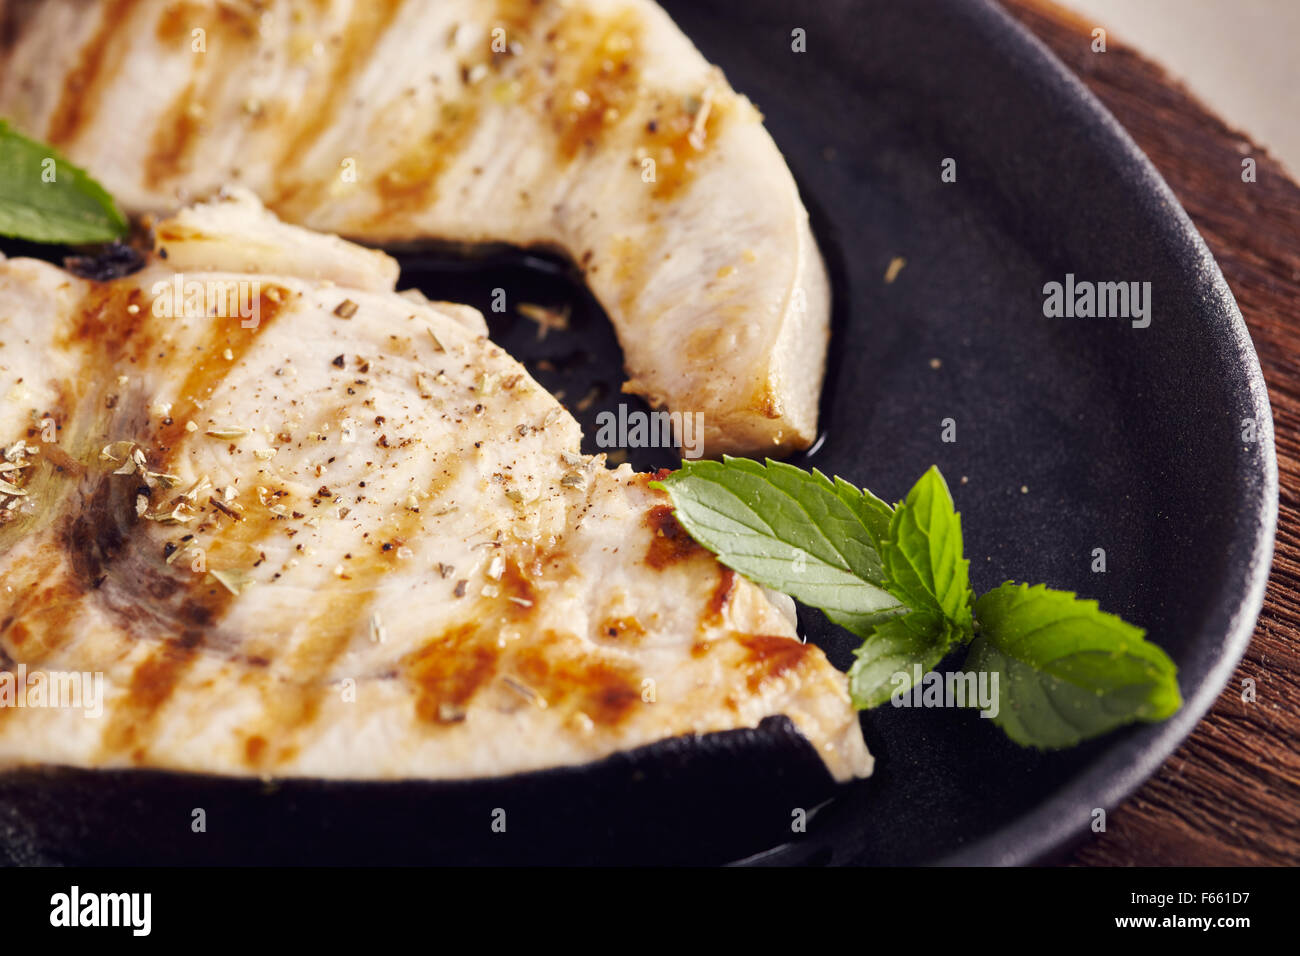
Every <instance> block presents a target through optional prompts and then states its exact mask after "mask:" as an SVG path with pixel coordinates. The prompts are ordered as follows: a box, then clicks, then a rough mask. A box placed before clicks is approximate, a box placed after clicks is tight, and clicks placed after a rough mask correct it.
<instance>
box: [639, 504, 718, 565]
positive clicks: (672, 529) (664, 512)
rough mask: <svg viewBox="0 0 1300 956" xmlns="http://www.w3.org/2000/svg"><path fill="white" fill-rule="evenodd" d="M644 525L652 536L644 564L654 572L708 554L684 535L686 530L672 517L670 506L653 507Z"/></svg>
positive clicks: (688, 536) (687, 535) (693, 540)
mask: <svg viewBox="0 0 1300 956" xmlns="http://www.w3.org/2000/svg"><path fill="white" fill-rule="evenodd" d="M644 524H645V526H646V527H647V528H649V529H650V531H651V532H652V533H653V534H654V537H652V538H651V539H650V546H649V547H648V548H647V549H646V554H645V563H646V564H648V565H650V567H652V568H654V569H655V570H656V571H662V570H663V569H664V568H666V567H668V566H669V565H672V564H676V563H677V562H679V561H685V560H688V559H689V558H692V557H694V556H695V555H702V554H707V553H708V552H707V551H705V550H704V549H703V548H702V547H700V546H699V545H698V544H696V543H695V539H694V538H692V537H691V536H690V535H689V534H687V533H686V529H685V528H683V527H682V526H681V524H680V523H679V522H678V520H677V518H676V517H674V515H673V509H672V506H671V505H655V506H654V507H653V508H651V509H650V510H649V511H647V512H646V516H645V518H644Z"/></svg>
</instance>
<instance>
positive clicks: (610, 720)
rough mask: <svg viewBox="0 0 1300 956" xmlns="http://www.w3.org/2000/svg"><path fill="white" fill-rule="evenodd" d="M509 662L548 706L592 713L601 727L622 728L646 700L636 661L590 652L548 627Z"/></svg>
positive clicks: (517, 651) (518, 648)
mask: <svg viewBox="0 0 1300 956" xmlns="http://www.w3.org/2000/svg"><path fill="white" fill-rule="evenodd" d="M566 644H568V645H570V646H567V647H566V646H565V645H566ZM508 666H509V667H510V669H511V670H513V671H514V672H515V673H516V674H517V675H518V676H519V678H520V679H521V680H522V681H523V683H524V684H525V685H526V686H528V687H530V688H531V689H532V690H534V691H535V692H536V693H537V694H538V695H540V696H541V698H542V699H543V700H545V701H546V705H547V707H548V708H552V707H564V708H567V709H569V710H570V711H572V712H574V713H583V714H586V715H587V717H589V718H590V719H591V721H592V723H593V724H595V725H596V726H598V727H605V728H613V727H615V726H617V725H618V724H620V723H622V721H623V720H624V719H626V718H627V716H628V715H629V713H630V712H631V710H632V708H633V707H635V706H636V705H637V704H639V703H641V686H640V675H639V674H638V673H637V672H636V671H635V670H634V669H633V668H632V667H631V665H629V664H625V663H622V662H620V661H616V660H612V659H608V658H604V657H596V656H592V655H590V654H588V653H585V652H584V651H583V650H582V646H581V642H579V641H578V639H577V638H575V637H574V636H572V635H561V634H559V633H557V632H555V631H550V630H548V631H546V632H545V633H544V634H543V635H542V636H541V637H536V638H533V639H531V640H528V641H526V642H525V643H523V644H521V645H520V646H518V647H516V648H514V649H513V650H512V652H511V654H510V659H509V661H508Z"/></svg>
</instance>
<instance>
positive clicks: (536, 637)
mask: <svg viewBox="0 0 1300 956" xmlns="http://www.w3.org/2000/svg"><path fill="white" fill-rule="evenodd" d="M152 232H153V249H152V251H150V252H149V253H148V254H147V255H146V257H145V259H146V261H145V264H144V267H143V268H142V269H141V270H140V271H137V272H135V273H133V274H131V275H128V276H124V277H121V278H117V279H112V280H109V281H102V282H100V281H91V280H87V279H83V278H79V277H78V276H76V275H73V274H71V273H69V272H67V271H65V270H63V269H59V268H57V267H55V266H53V265H50V264H48V263H45V262H40V261H36V260H31V259H21V258H15V259H8V260H0V394H3V395H4V396H5V401H4V403H3V404H2V405H0V450H2V451H3V456H2V457H0V468H4V472H3V478H4V484H3V485H0V704H5V706H0V766H3V767H10V768H14V767H21V766H27V765H34V764H53V765H61V766H68V767H82V768H132V767H143V768H152V769H161V770H177V771H196V772H206V773H213V774H222V775H242V776H278V777H312V778H334V779H349V780H358V779H363V780H371V779H375V780H393V779H402V778H413V779H426V780H452V779H476V778H482V777H497V776H503V775H508V774H515V773H521V772H525V771H531V770H537V769H542V768H553V767H565V766H579V765H583V764H587V763H590V762H592V761H597V760H599V759H601V758H603V757H607V756H609V755H611V754H615V753H620V752H625V751H628V750H631V749H634V748H637V747H641V746H644V745H647V744H651V743H654V742H657V741H663V740H667V739H670V738H677V737H681V736H683V735H696V734H709V733H712V732H714V731H726V730H733V729H740V728H751V727H756V726H757V725H758V724H759V723H760V722H762V721H763V720H764V719H765V718H768V717H771V716H774V715H785V716H786V717H788V718H789V719H790V721H792V722H793V725H794V726H795V728H797V730H798V731H799V732H800V733H801V734H802V735H803V736H804V737H805V738H806V739H807V740H808V741H809V743H810V744H811V745H812V747H813V748H814V749H815V751H816V753H817V754H818V756H820V758H821V759H822V761H824V763H825V765H826V767H827V769H828V770H829V772H830V774H831V775H832V776H833V777H834V778H835V779H837V780H847V779H850V778H853V777H858V776H865V775H867V774H868V773H869V772H870V769H871V757H870V755H869V754H868V752H867V750H866V746H865V744H864V742H863V739H862V734H861V729H860V726H859V722H858V717H857V713H856V712H855V710H854V709H853V707H852V705H851V703H850V700H849V695H848V692H847V685H846V679H845V676H844V675H843V674H842V673H840V672H839V671H838V670H836V669H835V668H834V667H833V666H831V664H830V663H829V662H828V661H827V660H826V658H825V656H824V655H823V653H822V652H821V650H819V649H818V648H817V647H815V646H813V645H809V644H806V643H803V642H801V641H800V640H799V638H798V636H797V633H796V630H795V622H794V619H793V606H792V604H791V603H790V602H789V599H788V598H783V597H781V596H779V595H773V594H771V593H769V592H767V591H765V590H764V589H762V588H760V587H758V586H756V585H754V584H752V583H751V582H749V581H747V580H745V579H744V578H741V577H739V576H737V575H736V574H734V573H733V572H732V571H731V570H730V569H727V568H725V567H723V566H722V565H720V564H719V563H718V562H717V561H716V560H715V559H714V558H713V556H712V555H710V554H709V553H707V552H706V551H705V550H704V549H702V548H701V547H699V546H698V545H696V544H695V543H694V542H693V541H692V540H691V539H690V538H689V537H688V536H687V535H686V534H685V532H684V531H683V529H682V528H681V527H680V526H679V525H678V524H677V522H676V521H675V519H674V518H673V516H672V509H671V507H670V504H669V501H668V498H667V496H666V495H665V494H664V493H663V492H662V491H659V490H657V489H655V488H652V487H650V484H651V480H652V477H653V476H651V475H647V474H636V473H633V472H632V471H631V469H630V468H628V467H627V466H626V465H624V466H622V467H620V468H618V469H609V468H607V467H606V465H605V462H604V456H595V457H589V456H583V455H582V454H581V453H580V451H579V449H580V441H581V434H580V430H579V426H578V424H577V423H576V422H575V421H574V420H573V419H572V418H571V417H570V416H569V414H568V413H567V412H566V411H565V410H564V408H563V407H562V406H561V405H559V404H558V403H557V402H556V401H555V399H554V398H553V397H552V396H551V395H549V394H548V393H547V392H546V391H545V390H543V389H542V388H541V387H539V386H538V385H537V383H536V382H534V381H533V380H532V379H531V378H530V377H529V375H528V373H527V372H526V371H525V370H524V368H523V367H522V366H521V365H519V364H518V363H517V362H515V361H514V360H513V359H512V358H510V357H509V356H508V355H506V354H505V353H504V352H503V351H502V350H501V349H500V348H498V347H497V346H495V345H493V344H492V342H491V341H489V339H488V338H487V335H486V327H485V324H484V322H483V318H482V316H481V315H480V314H478V313H477V312H475V311H474V310H472V309H468V308H465V307H457V306H447V305H445V304H442V303H436V302H430V301H428V300H427V299H425V298H424V297H423V296H422V295H420V294H419V293H409V292H403V293H399V292H395V291H394V288H395V284H396V282H397V279H398V270H397V266H396V264H395V262H394V261H393V260H392V259H391V258H389V257H388V256H387V255H385V254H384V253H382V252H378V251H375V250H370V249H365V248H362V247H359V246H356V245H352V244H350V243H348V242H345V241H343V240H341V239H339V238H337V237H334V236H328V235H320V234H317V233H313V232H310V231H308V230H305V229H302V228H300V227H297V226H293V225H289V224H286V223H283V222H281V221H279V220H278V219H277V218H276V217H275V216H273V215H272V214H271V213H270V212H268V211H266V210H265V209H264V208H263V207H262V206H261V205H260V203H259V202H258V200H257V199H256V198H255V197H254V196H253V195H252V194H251V193H248V192H241V191H230V192H228V193H224V194H222V195H220V196H218V197H217V198H215V199H213V200H212V201H210V202H207V203H203V204H200V205H197V206H194V207H191V208H187V209H185V210H183V211H181V212H180V213H178V214H177V215H175V216H174V217H172V218H169V219H165V220H162V221H159V222H156V223H154V224H153V225H152ZM20 671H21V674H22V679H21V681H15V679H14V678H15V675H17V674H18V673H19V672H20ZM37 675H40V677H41V679H40V680H38V678H37ZM77 675H95V679H96V680H99V681H102V686H101V688H100V690H99V691H94V690H93V688H91V687H84V688H82V693H83V697H84V698H89V697H91V696H95V697H97V701H98V702H97V705H96V706H97V708H98V711H99V712H98V713H93V714H92V713H91V712H90V710H89V709H88V708H87V707H86V706H82V707H76V706H68V701H63V702H62V703H61V705H59V706H54V705H53V703H54V702H52V701H50V700H49V699H48V698H46V697H42V699H40V700H37V699H35V697H34V695H33V683H34V682H35V683H38V684H39V685H40V686H41V690H42V694H45V693H46V692H48V691H49V690H50V688H51V687H53V686H54V685H55V678H56V677H60V679H62V680H63V681H64V682H65V683H66V681H67V680H70V679H73V678H75V677H76V676H77ZM16 684H20V685H21V686H15V685H16ZM6 686H7V688H8V692H9V695H10V696H9V698H8V700H7V701H6V700H5V697H4V694H5V692H6ZM82 703H86V701H85V700H83V701H82ZM91 717H95V718H97V719H90V718H91Z"/></svg>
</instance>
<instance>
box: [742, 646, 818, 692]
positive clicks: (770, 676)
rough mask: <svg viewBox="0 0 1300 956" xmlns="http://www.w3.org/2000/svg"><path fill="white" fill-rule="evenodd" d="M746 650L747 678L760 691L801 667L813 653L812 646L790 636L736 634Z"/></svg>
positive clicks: (747, 681)
mask: <svg viewBox="0 0 1300 956" xmlns="http://www.w3.org/2000/svg"><path fill="white" fill-rule="evenodd" d="M735 639H736V641H737V642H738V643H739V644H740V646H741V647H743V648H744V649H745V657H744V661H745V663H744V665H743V667H744V670H745V680H746V683H747V685H748V687H749V689H750V691H751V692H753V693H757V692H758V691H759V689H760V688H761V687H762V685H763V683H764V682H765V681H768V680H776V679H778V678H780V677H783V676H785V675H787V674H792V673H797V672H798V671H799V670H801V669H802V668H803V667H804V666H805V665H806V664H807V662H808V661H809V660H811V657H812V654H813V645H811V644H804V643H801V642H800V641H797V640H794V639H793V638H789V637H781V636H780V635H769V634H736V635H735Z"/></svg>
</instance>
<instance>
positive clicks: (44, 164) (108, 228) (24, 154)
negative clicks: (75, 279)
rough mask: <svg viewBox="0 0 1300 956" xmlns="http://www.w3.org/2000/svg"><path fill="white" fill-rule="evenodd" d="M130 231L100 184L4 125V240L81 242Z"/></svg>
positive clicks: (0, 195) (0, 184)
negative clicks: (7, 237) (6, 238)
mask: <svg viewBox="0 0 1300 956" xmlns="http://www.w3.org/2000/svg"><path fill="white" fill-rule="evenodd" d="M126 231H127V222H126V218H125V217H124V216H123V215H122V213H121V212H120V211H119V210H118V208H117V206H115V205H114V204H113V200H112V197H110V196H109V195H108V193H107V192H105V191H104V188H103V187H102V186H100V185H99V183H97V182H95V181H94V180H93V179H91V178H90V177H89V176H87V175H86V174H85V173H84V172H83V171H82V170H80V169H78V168H77V167H76V166H73V165H72V164H71V163H69V162H68V161H67V160H66V159H64V158H63V157H62V156H60V155H59V154H58V153H57V152H55V151H54V150H53V149H52V148H51V147H49V146H46V145H44V144H42V143H38V142H36V141H35V140H32V139H28V138H27V137H26V136H23V135H22V134H21V133H18V132H15V131H14V129H13V128H12V127H10V126H9V124H8V123H5V122H4V121H3V120H0V235H4V236H9V237H11V238H15V239H27V240H30V241H31V242H59V243H63V242H66V243H81V242H107V241H109V240H111V239H118V238H120V237H121V236H123V235H125V234H126Z"/></svg>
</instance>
